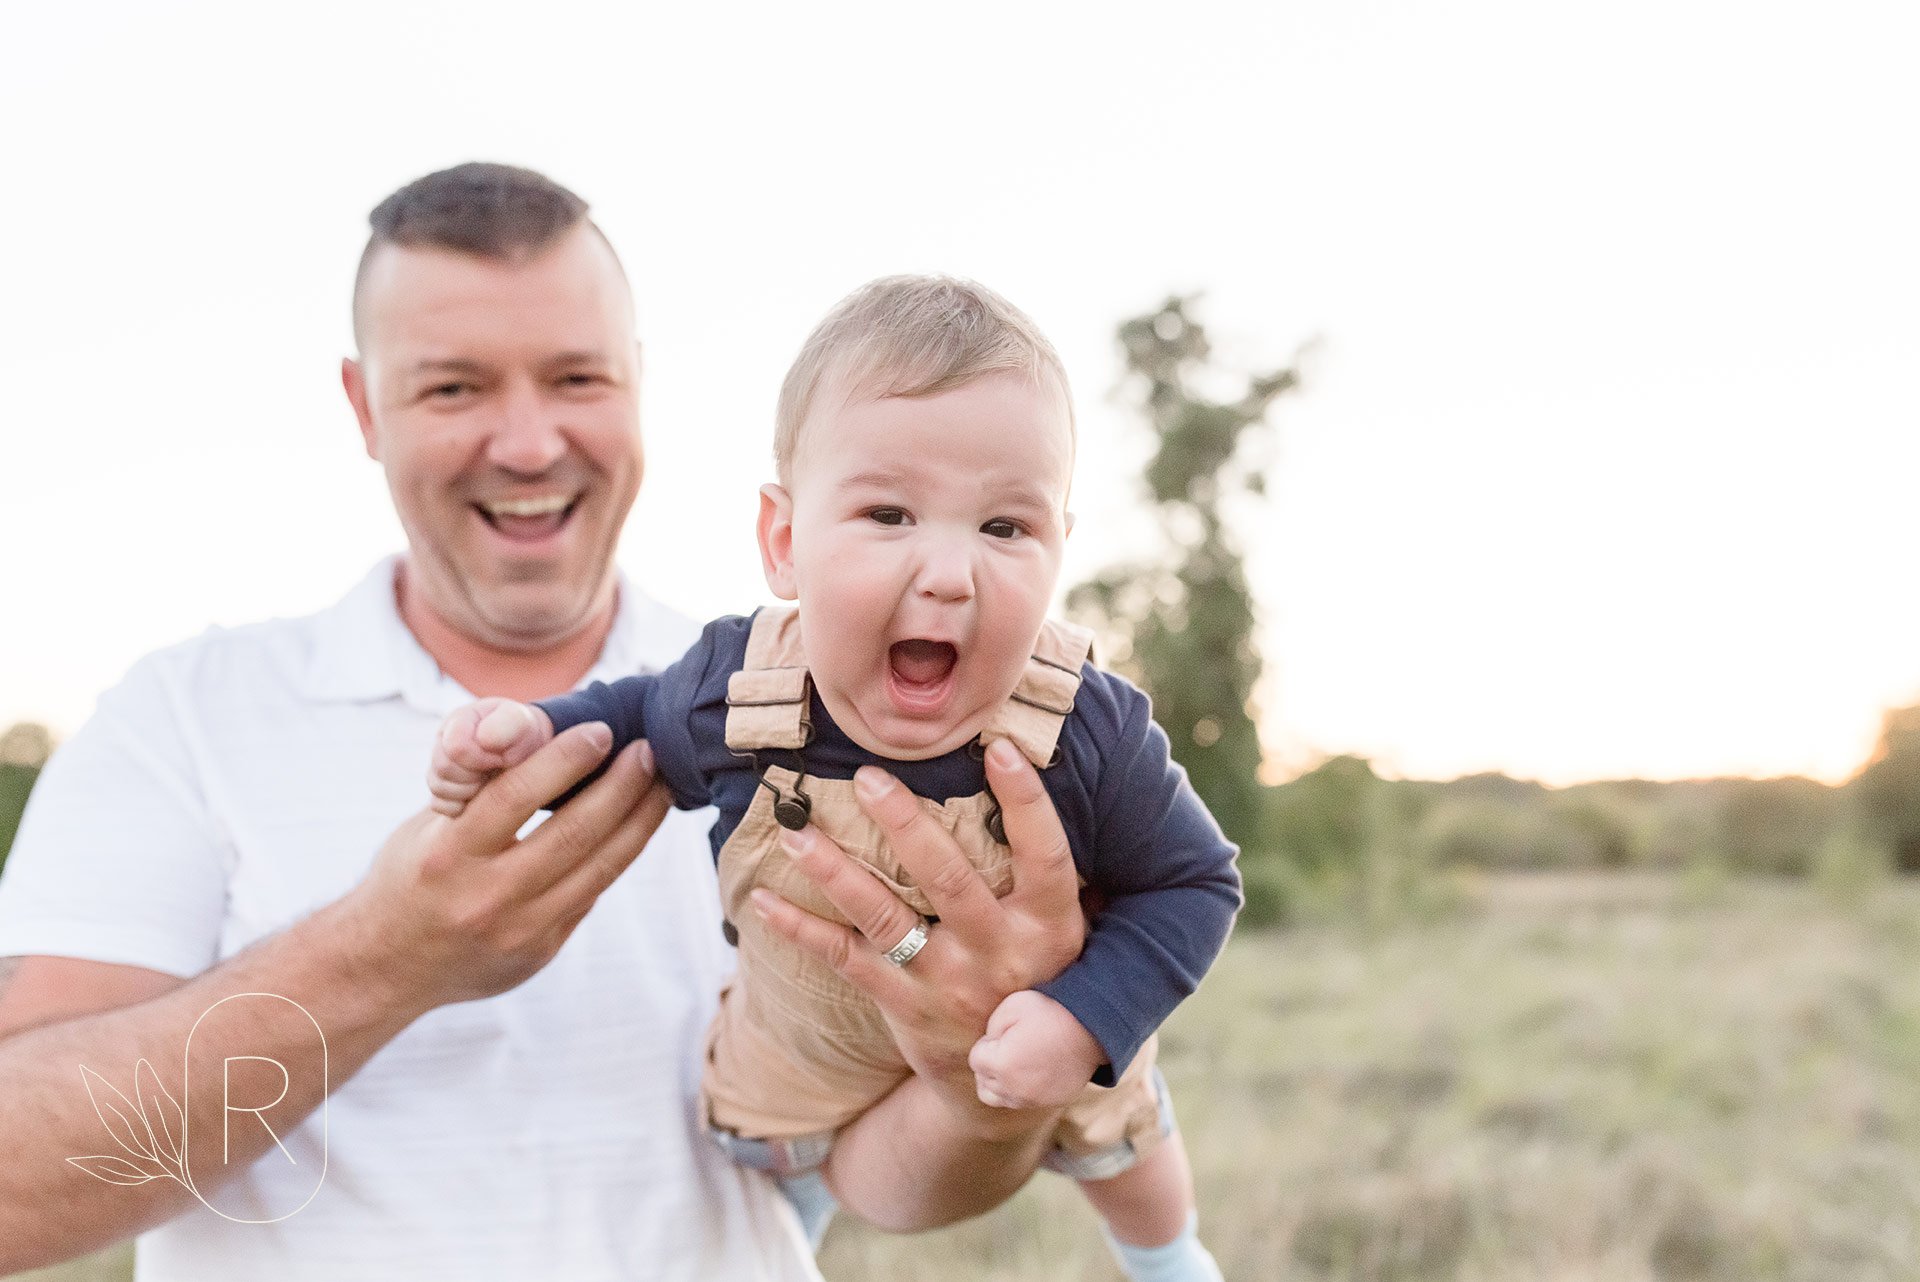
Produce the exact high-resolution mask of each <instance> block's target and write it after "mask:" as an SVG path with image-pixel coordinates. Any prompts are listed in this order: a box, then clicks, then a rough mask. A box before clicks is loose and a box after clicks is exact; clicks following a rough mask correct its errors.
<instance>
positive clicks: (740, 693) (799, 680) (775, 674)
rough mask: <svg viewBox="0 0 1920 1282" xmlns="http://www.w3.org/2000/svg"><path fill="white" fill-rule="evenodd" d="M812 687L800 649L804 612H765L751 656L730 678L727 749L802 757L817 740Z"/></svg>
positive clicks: (750, 644)
mask: <svg viewBox="0 0 1920 1282" xmlns="http://www.w3.org/2000/svg"><path fill="white" fill-rule="evenodd" d="M811 692H812V685H811V682H810V681H809V679H808V677H807V666H806V656H805V653H804V652H803V651H802V650H801V648H800V612H799V611H798V610H797V609H795V608H794V607H792V606H778V607H771V608H768V609H763V610H761V611H760V612H759V613H758V614H756V615H754V616H753V630H752V631H751V632H750V633H748V634H747V656H746V660H745V661H744V662H743V663H742V664H741V667H740V670H739V671H738V672H736V673H734V674H733V675H732V676H730V677H728V678H727V747H728V748H730V749H732V750H733V751H734V752H752V751H754V750H756V749H760V748H786V749H790V750H792V751H796V752H797V751H799V750H800V749H801V748H804V747H806V745H807V740H808V739H810V738H812V737H813V725H812V723H811V722H809V721H808V720H807V710H808V706H809V701H810V696H811Z"/></svg>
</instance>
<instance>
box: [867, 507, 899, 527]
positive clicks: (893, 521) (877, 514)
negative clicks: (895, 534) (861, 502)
mask: <svg viewBox="0 0 1920 1282" xmlns="http://www.w3.org/2000/svg"><path fill="white" fill-rule="evenodd" d="M867 518H868V519H869V520H872V521H875V522H878V523H879V524H881V525H905V524H906V523H907V514H906V513H905V512H903V511H901V510H900V509H899V508H897V507H877V508H874V509H873V510H872V511H871V512H868V513H867Z"/></svg>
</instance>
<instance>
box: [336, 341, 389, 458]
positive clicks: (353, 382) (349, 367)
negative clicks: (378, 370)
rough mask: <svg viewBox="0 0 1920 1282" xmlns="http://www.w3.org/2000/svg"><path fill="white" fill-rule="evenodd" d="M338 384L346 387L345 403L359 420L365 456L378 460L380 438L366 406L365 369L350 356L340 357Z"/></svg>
mask: <svg viewBox="0 0 1920 1282" xmlns="http://www.w3.org/2000/svg"><path fill="white" fill-rule="evenodd" d="M340 385H341V386H342V387H344V388H346V389H347V403H348V404H349V405H352V406H353V416H354V417H355V418H357V419H359V420H360V439H361V441H363V442H364V443H365V444H366V447H367V457H368V458H370V459H372V460H373V461H374V462H376V463H378V462H379V461H380V438H379V436H378V434H377V433H375V432H374V430H373V413H372V411H371V410H370V409H368V407H367V371H366V370H365V369H363V368H361V365H360V362H359V361H356V360H355V359H353V357H351V356H343V357H341V359H340Z"/></svg>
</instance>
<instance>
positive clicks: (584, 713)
mask: <svg viewBox="0 0 1920 1282" xmlns="http://www.w3.org/2000/svg"><path fill="white" fill-rule="evenodd" d="M716 626H717V624H708V625H707V628H706V630H705V631H703V632H702V633H701V634H700V639H699V640H698V641H696V642H694V643H693V645H692V646H691V647H690V648H689V649H688V650H687V652H686V653H685V654H683V655H681V656H680V658H678V659H676V660H675V661H674V662H673V663H672V664H671V665H669V666H668V667H667V668H666V669H665V670H663V671H660V672H643V673H639V674H637V675H634V676H630V677H621V678H620V679H619V680H618V681H595V682H593V683H592V684H591V685H589V686H587V687H586V688H584V689H581V690H576V691H574V692H573V693H572V694H563V695H561V696H559V697H558V698H554V699H542V700H540V701H539V703H538V705H537V706H538V707H539V709H540V710H541V711H542V712H544V713H546V714H547V717H548V719H549V720H551V721H552V722H553V732H554V733H555V734H559V733H560V732H561V731H563V730H567V729H570V728H572V727H573V726H579V725H585V724H587V723H588V722H590V721H602V722H605V723H606V725H607V728H608V729H610V730H612V731H613V747H612V748H610V749H609V750H608V751H607V760H608V761H611V760H613V758H614V757H615V756H616V755H617V754H618V753H619V752H620V750H621V749H622V748H625V747H626V746H627V745H628V744H631V743H634V742H637V741H638V740H641V739H645V740H647V742H648V743H649V744H651V745H652V747H653V760H654V769H655V770H656V772H657V773H658V774H659V776H660V778H661V779H662V780H664V781H665V783H666V785H667V789H668V791H670V792H671V793H672V794H673V804H674V805H675V806H677V807H679V808H680V809H682V810H697V809H699V808H700V807H701V806H705V805H709V804H711V801H712V798H711V797H710V795H709V784H708V779H707V775H706V772H705V771H704V770H702V769H701V766H700V761H699V755H698V753H697V752H696V751H695V748H694V739H693V735H692V734H691V732H690V727H689V722H690V718H691V713H692V709H693V707H694V705H695V704H696V703H697V702H699V700H700V693H701V690H702V688H703V687H704V686H706V685H707V684H708V683H709V682H710V681H711V680H712V679H713V677H712V672H711V669H712V667H713V662H714V645H713V639H714V635H715V627H716ZM605 769H606V765H605V764H604V763H603V764H602V765H601V766H600V767H599V768H598V769H596V770H595V771H594V772H593V773H592V774H590V775H588V776H587V777H586V778H585V779H582V780H581V781H580V782H579V783H577V784H575V785H574V786H573V787H572V788H570V789H568V790H567V791H566V792H565V793H563V794H562V795H561V796H560V797H558V798H556V799H555V801H554V802H553V806H552V808H553V809H556V810H557V809H559V808H560V807H561V806H563V805H565V804H566V803H567V802H568V801H570V800H572V799H573V797H574V796H575V795H576V794H577V793H579V792H580V790H581V789H583V788H585V787H586V786H587V785H588V784H590V783H592V782H593V781H594V780H595V779H598V778H599V777H600V775H601V773H602V771H604V770H605Z"/></svg>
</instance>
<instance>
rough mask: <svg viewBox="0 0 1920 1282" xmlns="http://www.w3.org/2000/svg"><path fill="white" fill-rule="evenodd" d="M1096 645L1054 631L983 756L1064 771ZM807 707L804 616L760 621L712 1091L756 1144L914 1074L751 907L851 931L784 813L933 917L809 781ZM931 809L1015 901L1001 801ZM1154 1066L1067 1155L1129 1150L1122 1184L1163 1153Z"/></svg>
mask: <svg viewBox="0 0 1920 1282" xmlns="http://www.w3.org/2000/svg"><path fill="white" fill-rule="evenodd" d="M1090 641H1091V636H1090V634H1089V633H1087V632H1086V631H1085V630H1084V629H1081V628H1076V627H1073V626H1072V625H1068V624H1060V623H1052V622H1049V623H1048V624H1047V625H1046V626H1045V628H1044V629H1043V631H1042V632H1041V634H1040V639H1039V641H1038V643H1037V644H1036V645H1035V647H1034V656H1033V658H1031V659H1030V660H1028V662H1027V668H1026V671H1025V673H1024V674H1023V675H1022V676H1021V678H1020V682H1019V684H1018V685H1017V686H1016V687H1015V689H1014V692H1013V695H1012V697H1010V698H1009V699H1008V700H1007V701H1006V702H1005V703H1003V704H1002V705H1001V706H1000V708H999V709H998V710H997V711H996V712H995V713H994V715H993V717H992V719H991V720H990V721H989V723H988V726H987V728H986V730H984V731H983V732H982V733H981V735H980V742H979V745H976V749H977V750H979V749H983V748H984V745H986V744H989V743H991V742H993V741H994V740H995V739H1002V738H1005V739H1012V740H1013V741H1014V743H1015V745H1016V746H1017V747H1019V749H1020V750H1021V752H1023V753H1024V754H1025V755H1026V757H1027V759H1028V760H1029V761H1031V762H1033V763H1034V765H1035V766H1036V767H1038V768H1045V767H1047V766H1049V765H1051V764H1053V763H1054V762H1055V761H1056V760H1057V753H1056V745H1057V744H1058V741H1059V737H1060V728H1061V725H1062V723H1063V722H1064V721H1065V720H1066V715H1067V713H1068V712H1070V711H1071V710H1072V707H1073V697H1074V694H1075V692H1076V691H1077V690H1078V689H1079V685H1080V665H1081V663H1082V661H1083V660H1084V659H1085V657H1086V655H1087V652H1088V649H1089V646H1090ZM810 694H811V682H810V680H809V677H808V674H807V667H806V657H805V652H804V651H803V650H802V648H801V637H800V618H799V614H798V612H797V611H795V610H794V609H792V608H784V609H764V610H761V611H760V613H759V614H758V615H757V616H755V618H754V621H753V631H752V633H751V634H750V636H749V638H748V641H747V654H746V660H745V663H744V664H743V666H742V668H741V670H740V671H739V672H736V673H734V674H733V676H732V678H731V679H730V680H729V682H728V685H727V705H728V706H727V747H728V748H730V749H731V750H733V751H734V752H735V753H738V754H741V755H743V756H745V755H749V754H751V756H752V758H753V761H754V763H755V768H756V769H757V770H758V771H759V773H760V776H761V784H762V786H761V787H760V789H759V790H758V791H757V792H756V793H755V794H754V798H753V804H752V805H751V806H750V807H749V808H748V810H747V813H746V815H745V816H744V817H743V818H742V819H741V821H740V824H739V826H738V827H737V828H735V829H734V830H733V833H732V835H731V836H729V837H728V839H727V843H726V845H725V846H724V847H722V848H721V851H720V858H719V874H720V895H721V903H722V906H723V908H724V909H725V911H726V915H727V920H728V922H730V923H731V924H732V927H733V929H734V931H735V932H736V933H737V938H738V943H739V948H740V966H739V973H738V974H737V975H736V976H735V978H734V979H733V981H732V982H731V983H730V984H729V985H728V986H727V989H726V991H725V992H724V993H723V994H722V995H721V999H720V1013H719V1015H718V1017H717V1018H716V1019H715V1020H714V1023H713V1030H712V1033H711V1035H710V1038H709V1041H708V1047H707V1066H706V1074H705V1080H704V1081H703V1083H702V1088H703V1094H704V1096H705V1103H706V1110H707V1117H708V1120H709V1122H710V1124H711V1125H713V1126H714V1127H715V1128H717V1129H719V1130H722V1131H726V1132H731V1133H732V1134H734V1135H737V1136H741V1137H747V1138H752V1139H774V1140H787V1139H795V1138H800V1137H816V1136H825V1135H830V1134H831V1133H832V1132H834V1131H837V1130H838V1129H839V1128H840V1127H842V1126H844V1125H846V1124H847V1123H848V1122H850V1121H852V1120H853V1119H854V1118H855V1117H858V1116H859V1115H860V1114H861V1113H863V1112H865V1111H866V1110H867V1109H868V1108H869V1107H871V1106H872V1105H873V1104H875V1103H876V1102H878V1101H879V1100H880V1099H881V1098H882V1097H884V1096H885V1095H886V1094H887V1093H888V1092H890V1091H891V1090H892V1089H893V1088H894V1087H895V1086H897V1085H899V1084H900V1082H901V1081H903V1080H904V1079H905V1078H906V1077H907V1076H908V1075H909V1073H910V1071H911V1070H910V1069H909V1068H908V1067H907V1063H906V1061H905V1060H904V1059H902V1058H901V1055H900V1051H899V1048H898V1047H896V1046H895V1045H894V1042H893V1038H892V1036H891V1035H890V1034H889V1033H888V1031H887V1026H886V1023H885V1021H884V1020H883V1019H882V1018H881V1016H880V1012H879V1010H878V1009H877V1008H876V1007H875V1006H874V1004H873V1002H872V1001H871V1000H870V999H869V998H867V997H866V996H865V995H864V994H862V993H861V992H860V991H859V990H857V989H855V988H854V987H853V986H852V985H850V984H848V983H847V981H846V980H844V979H842V978H841V977H840V976H839V974H838V973H837V972H835V971H834V970H833V969H831V968H830V967H828V966H827V965H826V964H825V963H823V962H820V961H818V960H816V959H815V958H814V957H813V956H812V955H811V954H810V953H806V952H804V951H802V950H800V949H799V948H797V947H795V946H794V945H792V944H790V943H788V942H787V941H786V940H785V939H783V938H781V937H780V936H778V935H776V934H774V933H773V932H772V931H770V930H768V929H767V928H766V926H765V925H764V924H763V923H762V922H761V921H760V918H759V915H758V914H757V913H755V912H754V911H753V909H752V906H751V905H750V904H749V903H748V900H747V892H748V891H750V890H752V889H753V888H754V887H756V886H762V887H765V888H766V889H768V890H771V891H773V892H774V893H775V894H777V895H781V896H783V897H784V898H786V899H787V900H789V901H790V902H792V903H794V904H796V905H798V906H799V907H801V908H804V909H806V910H807V911H808V912H811V913H816V914H818V915H819V916H821V917H824V918H827V919H829V920H831V921H836V922H841V923H843V924H844V923H845V922H846V918H845V917H844V916H842V915H841V914H840V912H839V911H838V910H837V909H835V908H834V906H833V905H832V903H830V902H829V901H828V900H827V899H826V897H825V896H824V895H822V894H821V893H820V891H819V890H818V889H817V888H816V887H815V886H814V884H813V883H812V882H811V881H809V880H808V879H807V878H806V877H805V876H804V875H803V874H801V873H800V872H799V871H798V870H797V869H795V868H794V867H793V866H792V863H791V861H790V860H789V859H788V858H787V855H786V852H785V851H784V850H783V849H782V848H781V846H780V842H779V834H780V826H781V825H780V819H779V818H778V817H776V812H777V811H782V812H784V813H785V816H786V817H787V818H788V819H789V820H794V821H796V822H794V825H793V826H795V827H800V826H804V824H805V823H806V822H808V821H809V820H810V821H811V822H812V823H813V824H814V825H815V826H817V827H818V828H819V829H820V831H822V832H823V833H825V834H826V835H827V836H829V837H831V838H833V840H834V841H835V842H837V843H838V844H839V846H840V848H841V849H842V850H844V851H846V852H847V854H848V855H849V856H851V857H852V858H853V859H855V860H857V861H859V862H860V863H862V864H864V865H865V866H866V867H867V868H868V869H869V870H871V871H872V872H873V873H874V874H875V875H876V876H878V877H879V878H880V880H881V881H882V882H883V883H884V884H885V885H887V886H888V887H890V888H892V889H893V890H894V891H895V892H896V893H897V894H898V895H899V896H900V897H901V898H902V899H903V900H905V901H906V902H907V904H908V905H910V906H911V907H912V908H914V909H915V910H916V911H918V912H920V913H923V914H925V913H931V911H932V908H931V905H929V903H928V902H927V898H926V896H925V895H924V894H923V893H921V891H920V890H919V888H918V887H917V886H915V885H914V883H913V881H912V878H911V876H910V875H909V874H908V873H907V872H906V871H905V870H904V869H902V868H901V866H900V864H899V863H898V861H897V860H895V858H894V856H893V852H892V851H891V850H889V849H888V848H887V845H886V843H885V841H884V839H883V837H882V835H881V832H880V829H879V828H878V826H877V825H875V824H874V822H873V821H872V820H870V819H868V818H867V816H866V813H865V812H864V811H862V810H861V809H860V806H859V804H858V803H857V802H856V801H855V800H854V794H853V781H852V780H850V779H821V778H816V777H813V776H811V775H807V774H805V773H804V762H803V760H802V758H801V750H802V749H803V748H805V746H806V744H807V742H808V740H809V739H810V738H811V737H812V733H813V728H812V724H811V722H810V721H809V719H808V710H809V707H810ZM879 764H881V765H884V764H886V763H885V762H884V761H882V762H880V763H879ZM919 800H920V804H921V806H922V807H924V808H925V809H926V811H927V813H928V814H929V815H931V816H932V817H933V818H934V819H935V821H937V822H938V823H939V824H940V826H941V827H942V828H944V829H946V830H947V831H948V832H949V833H951V834H952V835H953V838H954V840H955V841H956V842H958V843H959V845H960V848H961V849H962V850H963V851H965V852H966V856H967V859H968V860H969V861H970V862H971V863H972V864H973V866H974V867H975V868H976V869H978V870H979V872H980V874H981V876H982V877H983V878H985V880H986V882H987V885H988V886H989V887H990V888H991V889H992V890H993V893H994V894H995V895H1005V894H1006V893H1007V892H1008V891H1009V890H1011V889H1012V888H1013V866H1012V861H1011V855H1010V852H1009V851H1008V849H1007V847H1006V846H1005V845H1004V844H1003V843H1002V840H1001V838H1002V836H1003V833H1002V829H1001V824H1000V817H999V808H998V806H997V805H996V803H995V802H994V799H993V795H992V794H991V793H990V792H987V791H985V790H982V791H981V792H978V793H975V794H974V795H973V796H970V797H961V798H957V799H955V800H952V801H947V802H944V803H942V802H935V801H930V800H928V799H927V798H925V797H922V798H920V799H919ZM1153 1059H1154V1042H1153V1040H1152V1039H1149V1040H1148V1042H1147V1044H1146V1045H1145V1046H1143V1047H1142V1048H1141V1049H1140V1053H1139V1054H1138V1055H1136V1056H1135V1057H1134V1059H1133V1062H1132V1064H1130V1065H1129V1066H1128V1068H1127V1071H1126V1074H1125V1075H1124V1076H1123V1077H1122V1078H1121V1079H1120V1081H1119V1082H1118V1083H1116V1084H1115V1085H1114V1086H1113V1087H1111V1088H1102V1087H1096V1086H1089V1087H1088V1088H1087V1089H1086V1091H1085V1092H1084V1093H1083V1094H1082V1095H1081V1097H1080V1098H1079V1099H1078V1100H1076V1101H1075V1102H1074V1103H1073V1105H1072V1106H1071V1107H1069V1109H1068V1110H1067V1112H1066V1114H1065V1115H1064V1116H1063V1117H1062V1119H1061V1122H1060V1126H1059V1129H1058V1130H1057V1131H1056V1132H1055V1134H1054V1143H1055V1149H1056V1154H1057V1155H1058V1156H1060V1157H1064V1158H1067V1159H1072V1158H1077V1157H1082V1156H1088V1155H1108V1154H1111V1153H1112V1152H1113V1151H1115V1150H1119V1151H1120V1152H1121V1153H1122V1154H1125V1153H1126V1152H1127V1150H1128V1149H1129V1146H1130V1149H1131V1156H1130V1158H1123V1159H1122V1162H1121V1164H1119V1165H1115V1166H1112V1167H1110V1168H1109V1169H1110V1170H1112V1171H1114V1172H1117V1171H1118V1170H1120V1169H1124V1167H1125V1164H1127V1163H1128V1162H1130V1161H1137V1160H1138V1159H1139V1158H1141V1157H1144V1156H1145V1155H1146V1154H1147V1153H1148V1152H1150V1151H1152V1149H1153V1148H1154V1146H1156V1145H1157V1144H1158V1143H1159V1142H1160V1140H1161V1138H1162V1127H1163V1120H1162V1117H1161V1113H1160V1106H1159V1101H1158V1099H1157V1096H1156V1092H1155V1088H1154V1084H1153V1080H1152V1078H1153V1072H1152V1069H1153Z"/></svg>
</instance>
